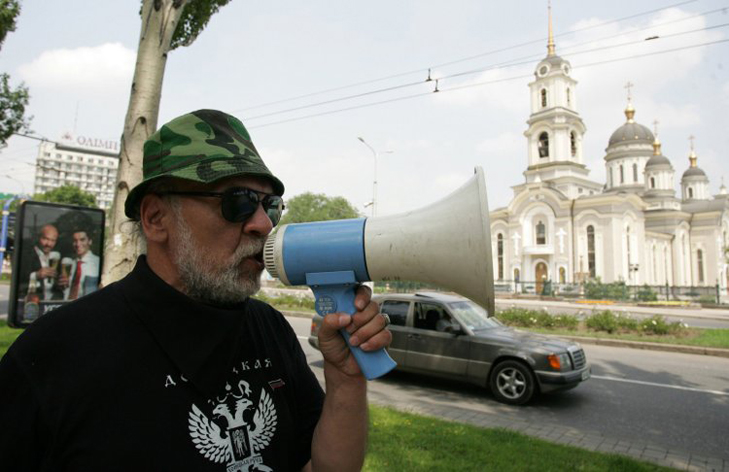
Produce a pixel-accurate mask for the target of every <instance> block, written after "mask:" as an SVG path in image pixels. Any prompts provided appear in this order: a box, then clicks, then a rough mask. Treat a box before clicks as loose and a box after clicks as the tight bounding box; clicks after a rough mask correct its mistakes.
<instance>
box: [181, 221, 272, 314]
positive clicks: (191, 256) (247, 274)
mask: <svg viewBox="0 0 729 472" xmlns="http://www.w3.org/2000/svg"><path fill="white" fill-rule="evenodd" d="M175 213H177V212H175ZM176 216H177V218H176V220H177V247H176V249H175V251H174V253H173V257H174V262H175V264H176V265H177V270H178V272H179V276H180V281H181V282H182V285H183V289H184V293H185V294H186V295H187V296H188V297H190V298H192V299H193V300H197V301H199V302H202V303H206V304H209V305H233V304H236V303H241V302H243V301H245V299H246V298H248V297H249V296H251V295H253V294H254V293H256V292H258V290H260V288H261V271H258V270H251V269H249V268H248V267H247V266H242V265H241V263H242V262H243V260H244V259H245V258H247V257H250V256H253V255H255V254H258V253H259V252H261V251H262V250H263V246H264V244H265V242H266V238H265V237H254V236H244V237H245V238H246V239H245V240H244V241H242V242H241V244H240V246H238V249H236V251H235V253H234V254H233V256H231V258H230V259H228V260H227V261H217V260H213V259H212V258H211V257H210V256H209V255H207V254H205V250H204V248H201V247H200V245H199V244H196V242H195V241H194V240H193V237H192V232H191V231H190V227H189V226H188V225H187V223H186V222H185V221H184V219H183V218H182V217H181V216H182V215H180V214H179V213H178V214H177V215H176Z"/></svg>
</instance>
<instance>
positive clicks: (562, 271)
mask: <svg viewBox="0 0 729 472" xmlns="http://www.w3.org/2000/svg"><path fill="white" fill-rule="evenodd" d="M567 90H569V89H567ZM566 279H567V271H566V270H565V269H564V267H560V268H559V283H561V284H566V283H567V281H566Z"/></svg>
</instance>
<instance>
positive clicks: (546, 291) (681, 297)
mask: <svg viewBox="0 0 729 472" xmlns="http://www.w3.org/2000/svg"><path fill="white" fill-rule="evenodd" d="M494 291H495V292H496V296H497V297H498V296H499V295H507V294H510V295H532V296H550V297H551V296H553V297H562V298H575V299H596V300H623V301H638V302H641V301H644V302H649V301H689V302H697V303H721V302H722V301H727V299H729V294H728V293H727V290H726V289H722V288H721V287H719V285H718V284H717V285H713V286H712V285H709V286H699V287H682V286H675V285H647V284H646V285H627V284H625V283H624V282H613V283H601V282H598V281H588V282H584V283H581V284H577V283H571V284H560V283H554V282H552V281H549V280H548V281H544V282H536V281H524V280H518V281H517V280H497V281H494Z"/></svg>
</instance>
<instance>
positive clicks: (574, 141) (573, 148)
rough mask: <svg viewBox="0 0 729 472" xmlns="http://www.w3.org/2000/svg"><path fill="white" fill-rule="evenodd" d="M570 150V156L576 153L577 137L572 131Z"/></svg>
mask: <svg viewBox="0 0 729 472" xmlns="http://www.w3.org/2000/svg"><path fill="white" fill-rule="evenodd" d="M567 90H569V89H567ZM570 152H571V153H572V157H575V156H576V155H577V138H575V132H574V131H570Z"/></svg>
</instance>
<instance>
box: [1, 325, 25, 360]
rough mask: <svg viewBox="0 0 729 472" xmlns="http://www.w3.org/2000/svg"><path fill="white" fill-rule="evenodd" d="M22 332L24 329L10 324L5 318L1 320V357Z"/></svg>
mask: <svg viewBox="0 0 729 472" xmlns="http://www.w3.org/2000/svg"><path fill="white" fill-rule="evenodd" d="M22 332H23V330H21V329H14V328H11V327H10V326H8V323H7V322H6V321H5V320H0V358H1V357H3V356H4V355H5V352H7V350H8V348H9V347H10V345H11V344H13V341H15V338H17V337H18V336H20V333H22Z"/></svg>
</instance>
